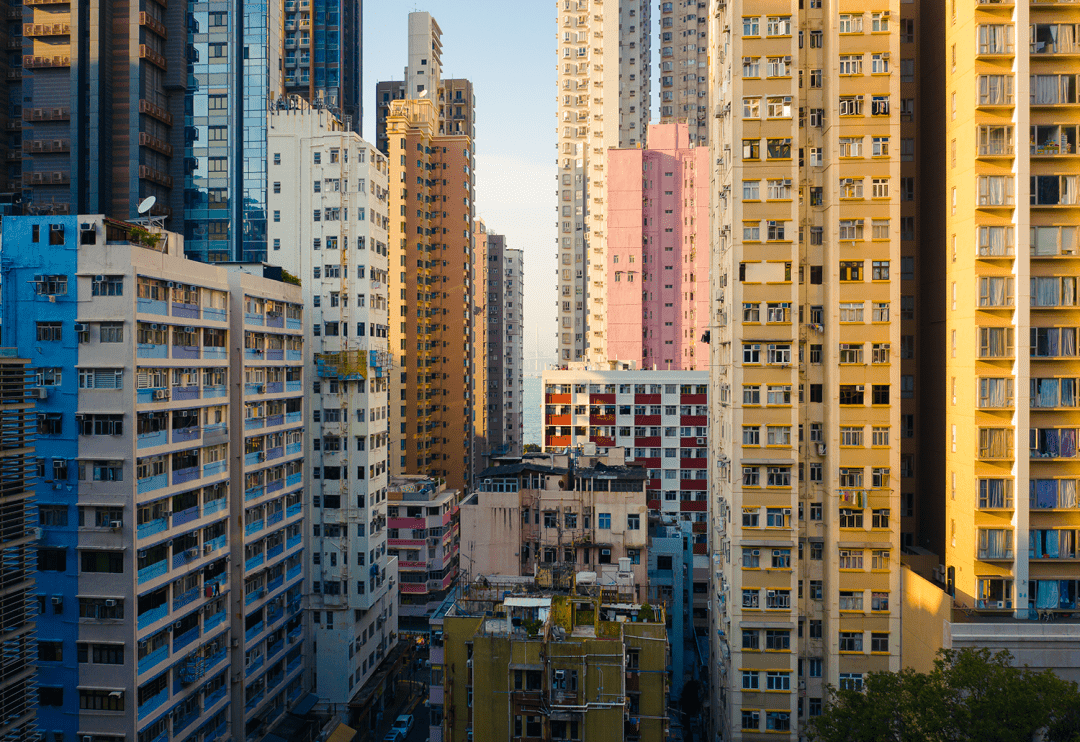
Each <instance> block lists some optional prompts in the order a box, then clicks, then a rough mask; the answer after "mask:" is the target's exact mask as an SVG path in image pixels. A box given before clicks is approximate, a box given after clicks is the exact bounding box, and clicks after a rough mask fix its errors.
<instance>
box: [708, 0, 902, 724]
mask: <svg viewBox="0 0 1080 742" xmlns="http://www.w3.org/2000/svg"><path fill="white" fill-rule="evenodd" d="M901 7H902V6H901V3H899V2H898V0H883V1H882V2H880V3H878V4H876V5H874V4H871V5H869V6H868V5H867V4H866V3H863V2H854V1H853V0H851V1H849V0H838V1H837V2H824V3H807V4H806V7H805V8H800V7H798V6H797V4H796V3H792V2H767V3H750V2H729V3H727V4H719V5H716V6H715V10H716V11H717V12H716V14H715V15H714V16H712V17H711V18H710V24H711V25H710V28H709V38H710V44H711V45H712V51H711V55H712V59H713V61H714V66H713V68H712V70H711V71H710V75H711V87H712V89H713V90H717V91H719V92H720V96H721V99H720V100H718V101H716V109H715V112H714V113H715V115H714V117H713V118H712V119H711V121H712V125H711V131H710V134H709V143H710V147H711V148H712V153H713V154H712V157H711V158H710V159H711V162H713V163H714V168H715V171H714V174H713V179H714V183H713V188H712V192H713V203H712V209H713V213H712V234H713V245H712V252H713V254H712V260H711V265H712V266H713V275H712V277H711V282H712V291H711V293H712V299H713V305H712V310H711V318H710V324H711V328H710V343H711V346H710V347H711V351H712V358H711V364H710V367H711V370H712V382H711V392H712V395H711V396H712V408H711V409H712V412H713V415H712V416H711V419H710V425H711V428H712V433H713V435H712V437H711V440H712V442H713V445H712V451H711V455H710V457H709V458H710V461H713V462H715V467H716V468H715V469H714V477H713V479H712V481H713V489H712V494H711V496H710V502H711V503H712V510H711V517H710V521H711V523H712V526H711V527H712V533H711V542H712V549H713V558H714V564H715V574H714V576H713V592H712V596H711V599H712V603H713V606H714V610H713V611H712V629H711V630H710V632H709V635H710V637H713V647H712V650H711V654H712V656H711V661H710V666H711V668H712V681H711V687H712V692H713V698H714V699H716V701H715V704H714V708H713V715H712V720H711V723H712V725H713V728H714V729H727V730H730V735H729V736H728V738H729V739H731V740H745V739H759V738H775V737H777V736H783V737H785V738H789V739H795V738H797V737H799V736H801V735H802V730H803V729H804V725H805V724H806V722H807V720H808V719H809V718H810V717H811V716H814V715H816V714H818V713H820V712H821V708H822V704H823V703H824V699H825V697H826V693H825V684H826V683H828V684H832V685H834V686H836V685H847V686H852V687H858V686H859V685H860V684H861V682H862V678H863V677H864V676H865V674H866V673H868V672H872V671H875V670H897V669H899V666H900V653H899V650H900V634H899V597H900V596H899V556H900V555H899V546H900V538H899V528H898V526H899V519H898V515H899V502H900V498H899V492H898V487H897V480H898V475H899V474H900V465H901V457H900V436H901V430H900V404H899V403H900V398H902V397H903V396H904V394H905V391H904V388H903V387H902V386H901V373H900V364H899V363H898V362H897V361H898V354H899V350H900V347H899V345H900V344H899V340H900V325H899V322H898V321H897V317H898V315H897V311H898V309H899V306H900V295H901V292H900V287H901V280H900V279H901V275H902V273H903V271H904V269H905V264H904V263H903V262H902V261H901V252H900V242H901V240H900V216H901V211H900V201H901V198H902V192H903V190H904V188H905V187H906V183H905V182H903V181H901V179H900V175H901V172H900V161H901V157H900V149H899V147H900V145H901V142H900V138H901V137H900V134H901V130H900V123H901V116H902V115H903V110H904V107H905V105H907V104H906V103H905V102H904V101H903V100H902V98H901V88H900V77H901V75H900V66H899V60H900V53H899V52H900V33H899V32H900V27H899V21H900V18H901V16H900V8H901ZM770 691H773V692H770ZM776 691H779V692H776Z"/></svg>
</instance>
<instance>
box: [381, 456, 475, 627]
mask: <svg viewBox="0 0 1080 742" xmlns="http://www.w3.org/2000/svg"><path fill="white" fill-rule="evenodd" d="M458 495H459V491H458V490H456V489H447V488H446V485H445V484H444V483H442V482H441V481H440V480H438V479H434V478H431V477H426V476H417V475H413V476H406V475H402V476H392V477H390V484H389V487H388V489H387V500H388V504H387V509H386V520H387V528H388V529H389V531H388V534H387V541H386V549H387V552H388V553H389V554H392V555H396V556H397V558H398V565H399V567H398V579H399V581H400V587H401V605H400V607H399V612H398V615H399V616H401V617H414V618H426V617H428V616H430V615H431V613H432V612H433V611H434V610H435V608H436V607H437V606H438V605H439V603H441V602H442V600H443V598H445V597H446V591H447V589H448V588H449V587H450V585H452V584H453V582H454V577H456V576H457V572H458V544H459V543H460V538H461V534H460V525H459V514H458Z"/></svg>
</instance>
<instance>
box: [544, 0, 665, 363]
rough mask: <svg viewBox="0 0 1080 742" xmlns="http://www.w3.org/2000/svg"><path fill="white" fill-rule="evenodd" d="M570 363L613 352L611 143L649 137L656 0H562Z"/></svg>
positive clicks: (560, 271) (564, 282) (561, 174)
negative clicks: (607, 234) (608, 242)
mask: <svg viewBox="0 0 1080 742" xmlns="http://www.w3.org/2000/svg"><path fill="white" fill-rule="evenodd" d="M556 12H557V24H558V27H557V34H558V36H557V40H558V42H557V50H558V51H557V54H558V59H557V62H556V64H557V67H558V90H557V92H556V97H557V101H558V107H557V111H558V114H557V116H558V118H557V121H556V142H557V148H558V155H557V156H556V164H557V166H558V168H557V174H556V176H555V177H556V178H557V185H556V193H557V198H558V202H557V205H556V217H557V224H558V237H557V238H556V240H557V242H558V244H557V250H558V261H559V264H558V267H557V269H556V274H557V280H558V299H557V306H558V329H557V332H556V339H557V341H558V342H557V348H558V355H559V361H560V362H567V361H581V360H585V359H586V358H591V359H595V360H602V359H606V357H607V350H606V339H605V338H606V335H605V332H606V319H605V312H606V309H607V303H606V294H605V291H604V284H605V276H606V274H607V252H606V247H605V238H604V224H605V222H606V219H607V210H606V208H605V205H604V193H603V188H604V183H605V180H606V176H605V169H606V163H605V160H606V155H605V153H606V151H607V150H608V149H610V148H612V147H634V146H641V145H644V142H645V136H646V125H647V124H648V122H649V108H650V105H651V100H650V95H651V89H652V88H651V82H650V77H651V74H652V66H651V65H652V57H651V51H650V49H651V47H650V38H651V35H650V34H651V30H652V28H651V20H650V14H649V12H650V8H649V3H648V2H647V1H646V0H618V1H617V2H611V3H609V4H608V5H606V6H605V5H601V4H599V3H596V4H590V3H589V0H557V3H556Z"/></svg>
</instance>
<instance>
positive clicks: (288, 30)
mask: <svg viewBox="0 0 1080 742" xmlns="http://www.w3.org/2000/svg"><path fill="white" fill-rule="evenodd" d="M363 27H364V0H340V1H339V2H332V3H314V7H313V4H312V3H311V1H310V0H306V1H305V0H286V1H285V29H284V38H283V39H282V43H283V46H284V61H285V77H284V79H283V81H282V82H283V84H284V91H285V93H286V94H292V95H299V96H301V97H302V98H304V99H305V100H307V101H308V102H310V103H322V104H324V105H326V106H328V107H329V108H330V110H332V111H333V112H334V113H335V115H337V116H338V118H339V119H340V120H341V122H342V123H343V124H344V125H345V128H346V129H351V130H352V131H355V132H357V133H362V132H361V118H362V116H363V112H364V106H363V72H364V68H363V59H362V55H361V51H362V48H363V33H362V32H363Z"/></svg>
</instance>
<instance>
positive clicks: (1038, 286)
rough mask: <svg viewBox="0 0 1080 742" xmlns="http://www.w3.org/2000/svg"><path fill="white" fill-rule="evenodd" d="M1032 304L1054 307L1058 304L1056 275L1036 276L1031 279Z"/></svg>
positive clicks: (1058, 283)
mask: <svg viewBox="0 0 1080 742" xmlns="http://www.w3.org/2000/svg"><path fill="white" fill-rule="evenodd" d="M1031 284H1032V286H1031V298H1032V302H1031V303H1032V306H1036V307H1056V306H1057V305H1058V287H1059V286H1060V279H1058V278H1057V276H1036V277H1034V278H1032V279H1031Z"/></svg>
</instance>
